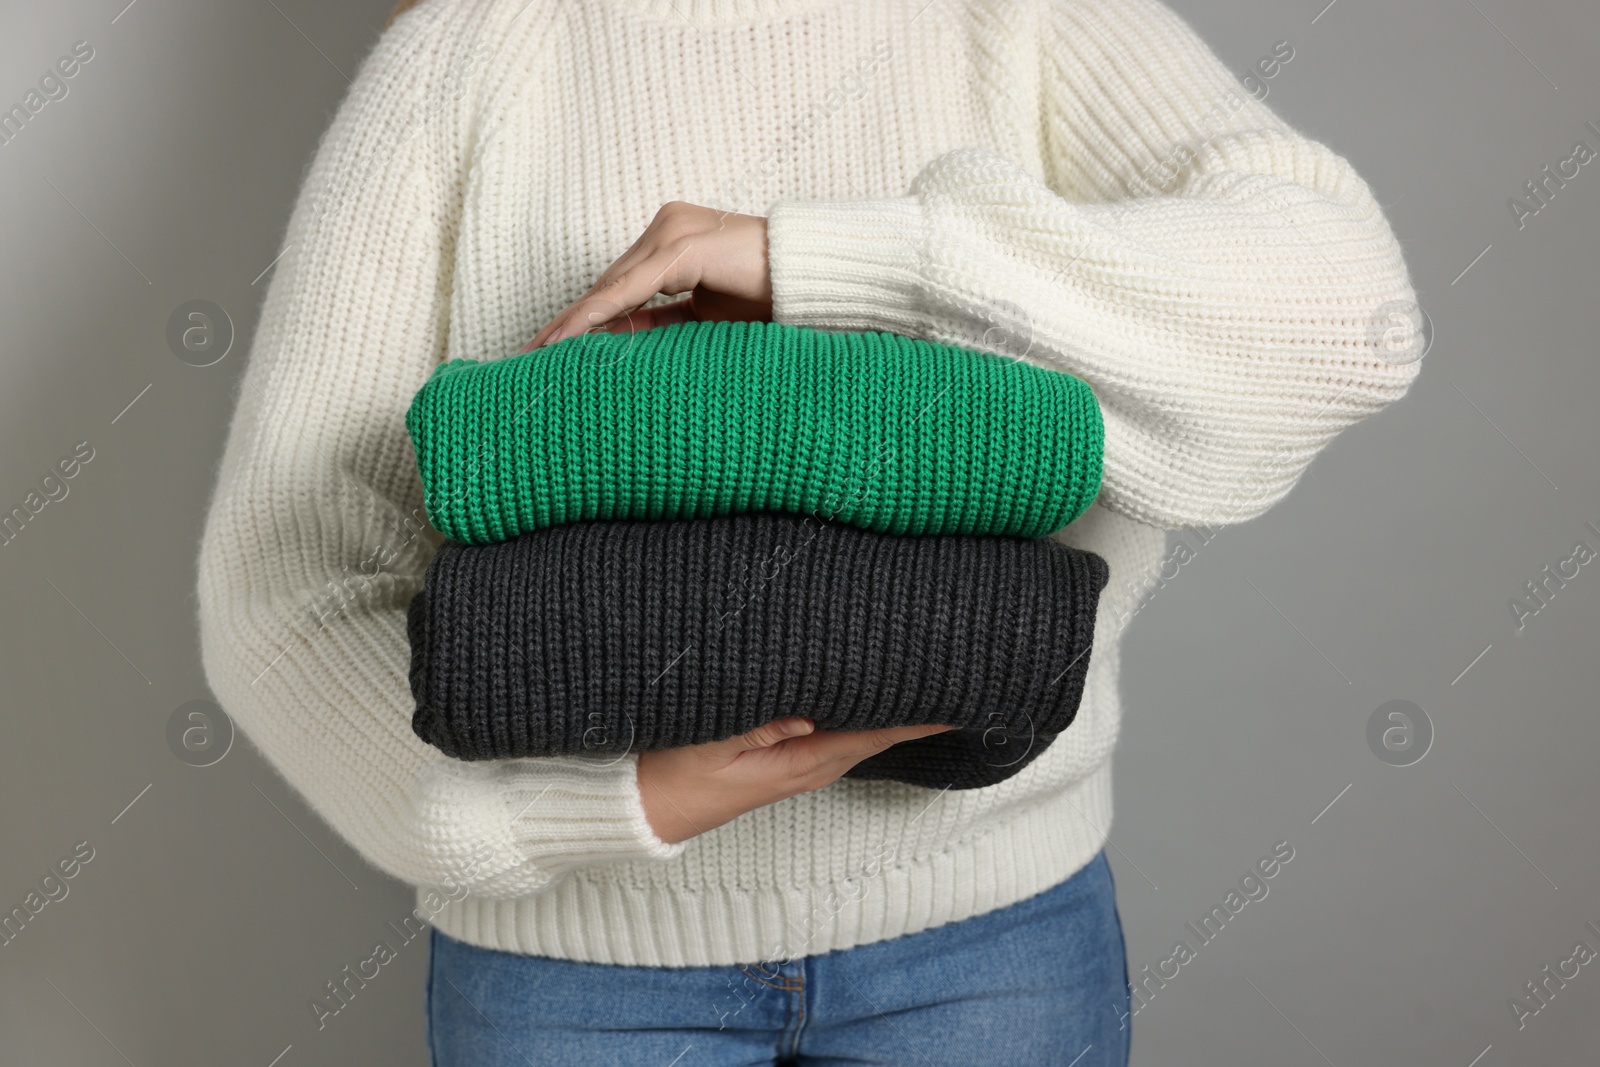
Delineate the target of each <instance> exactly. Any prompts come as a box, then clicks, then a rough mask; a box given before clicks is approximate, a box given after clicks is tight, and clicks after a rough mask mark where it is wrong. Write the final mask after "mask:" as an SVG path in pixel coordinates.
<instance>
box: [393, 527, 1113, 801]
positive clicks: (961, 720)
mask: <svg viewBox="0 0 1600 1067" xmlns="http://www.w3.org/2000/svg"><path fill="white" fill-rule="evenodd" d="M1107 576H1108V575H1107V569H1106V563H1105V561H1104V560H1103V559H1101V558H1100V557H1099V556H1096V555H1093V554H1092V553H1088V552H1083V551H1081V550H1078V549H1074V548H1068V547H1067V546H1066V545H1064V544H1061V543H1060V542H1058V541H1054V540H1051V539H1049V538H1041V539H1038V540H1027V539H1023V538H1016V537H961V536H934V537H894V536H889V535H886V534H878V533H871V532H868V531H865V530H857V529H854V528H852V527H848V526H841V525H839V524H837V523H828V524H823V523H818V522H816V521H815V520H809V519H808V520H801V519H797V518H795V517H794V516H790V515H773V514H756V515H738V516H731V517H728V518H716V519H691V520H684V521H677V522H628V521H623V522H581V523H574V524H569V525H564V526H557V527H554V528H552V529H547V530H539V531H536V532H533V533H529V534H524V535H523V536H521V537H519V538H517V539H516V540H514V541H507V542H502V543H500V544H494V545H482V546H463V545H458V544H453V543H450V544H446V545H444V546H443V547H441V548H440V550H439V552H438V554H436V555H435V556H434V558H433V562H432V563H430V564H429V565H428V571H427V575H426V578H425V580H424V583H423V588H422V591H421V592H420V593H418V594H417V597H416V599H414V600H413V601H412V603H411V609H410V616H409V624H410V625H409V632H410V637H411V688H412V692H413V693H414V694H415V695H416V698H417V710H416V715H415V716H414V718H413V719H412V727H413V729H415V730H416V731H417V735H418V736H419V737H421V738H422V739H423V740H425V741H427V742H429V743H430V744H432V745H435V746H436V747H438V748H440V749H442V750H443V751H444V752H446V753H447V754H449V755H451V756H455V757H457V758H460V759H469V760H478V759H495V758H506V757H521V756H560V755H591V756H602V755H620V754H621V753H624V752H629V751H633V752H645V751H649V750H652V749H660V748H674V747H677V746H680V745H694V744H701V743H704V742H707V741H720V740H722V739H723V738H727V737H732V736H734V735H735V734H742V733H746V732H748V731H750V730H753V729H755V728H756V727H757V726H760V725H762V724H763V723H766V722H770V721H771V720H773V719H776V718H781V717H782V716H785V715H804V716H807V717H809V718H812V719H814V720H815V721H816V725H817V727H818V728H819V729H825V730H870V729H877V728H879V727H885V726H906V725H911V724H914V723H928V722H937V723H948V724H951V725H956V726H961V727H964V729H962V730H960V731H956V732H953V733H948V734H939V735H935V736H934V737H929V738H922V739H919V740H916V741H909V742H905V743H903V744H899V745H895V746H894V747H892V748H890V749H889V750H888V751H886V752H883V753H879V754H878V755H875V756H872V757H871V758H869V759H867V760H866V761H864V762H862V763H858V764H856V766H855V767H854V768H852V769H851V770H850V771H849V772H847V773H849V774H850V775H852V776H854V777H858V778H893V779H895V780H898V781H902V782H908V783H910V784H912V785H920V786H928V787H931V788H935V789H943V788H952V789H975V788H978V787H979V786H985V785H992V784H994V783H995V782H998V781H1002V780H1004V779H1006V778H1009V777H1010V776H1011V775H1013V774H1015V773H1016V772H1017V771H1019V770H1021V769H1022V768H1023V767H1024V766H1026V764H1027V763H1028V762H1029V761H1030V760H1031V759H1033V758H1035V757H1036V756H1037V755H1038V754H1039V753H1040V752H1041V751H1043V749H1044V746H1045V744H1047V743H1048V741H1049V740H1051V739H1053V738H1054V736H1055V735H1056V734H1057V733H1059V732H1061V731H1062V730H1064V729H1066V728H1067V726H1068V725H1069V724H1070V723H1071V722H1072V718H1073V716H1074V714H1076V712H1077V710H1078V700H1079V697H1080V696H1081V695H1082V692H1083V679H1084V676H1085V675H1086V674H1087V672H1088V668H1089V658H1090V646H1091V642H1092V640H1093V636H1094V615H1095V607H1096V604H1097V603H1098V601H1099V598H1100V590H1101V589H1102V588H1104V586H1105V584H1106V579H1107Z"/></svg>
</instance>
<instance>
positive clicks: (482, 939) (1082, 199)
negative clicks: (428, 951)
mask: <svg viewBox="0 0 1600 1067" xmlns="http://www.w3.org/2000/svg"><path fill="white" fill-rule="evenodd" d="M408 7H412V5H411V4H402V5H401V9H400V10H401V11H404V14H400V13H399V12H397V15H398V17H397V18H396V19H395V20H394V22H393V25H392V26H391V27H390V28H389V29H388V30H387V32H386V33H385V34H384V36H383V37H382V39H381V40H380V41H379V42H378V44H377V46H376V47H375V49H374V51H373V52H372V54H371V55H370V56H369V57H368V58H367V59H366V60H365V62H364V63H363V65H362V67H361V70H360V74H359V77H358V78H357V79H356V81H355V83H354V86H353V87H352V89H351V90H350V92H349V94H348V97H347V98H346V99H345V101H344V102H343V104H342V106H341V107H340V109H339V112H338V114H337V116H336V117H335V119H334V121H333V123H332V126H331V128H330V129H329V130H328V132H327V134H326V135H325V137H324V139H323V141H322V143H321V144H320V146H319V148H318V150H317V153H316V157H315V160H314V162H313V164H312V166H311V169H310V172H309V174H308V176H307V179H306V182H305V186H304V189H303V190H302V193H301V196H300V199H299V201H298V203H297V205H296V207H295V210H294V214H293V217H292V218H291V220H290V223H289V228H288V233H287V236H286V240H285V246H286V251H285V253H284V254H283V256H282V258H281V259H280V260H279V261H278V264H277V266H276V268H275V274H274V276H273V278H272V281H271V283H270V287H269V290H268V293H267V297H266V301H265V306H264V309H263V312H262V318H261V322H260V325H259V327H258V330H257V333H256V337H255V341H254V351H253V354H252V358H251V360H250V365H249V368H248V370H247V372H246V377H245V383H246V386H247V387H246V388H245V390H244V392H243V394H242V397H241V400H240V404H239V409H238V412H237V414H236V416H235V419H234V422H233V425H232V429H231V433H230V437H229V440H228V445H227V451H226V455H225V456H224V458H223V462H222V467H221V472H220V478H219V484H218V488H217V492H216V496H215V499H214V501H213V504H212V508H211V512H210V515H209V519H208V522H207V527H206V531H205V536H204V541H203V546H202V551H201V560H200V618H201V634H202V641H203V652H204V663H205V668H206V672H207V675H208V678H209V679H210V681H211V684H212V685H213V687H214V689H215V690H216V693H217V694H218V696H219V698H220V699H221V700H222V701H223V703H224V706H225V707H226V708H227V710H228V711H229V712H230V713H231V714H232V715H233V716H234V717H235V718H236V719H237V720H238V723H239V725H240V727H241V728H242V729H243V731H244V732H245V733H246V735H247V736H249V737H250V738H251V739H252V740H253V741H254V742H255V743H256V744H257V745H258V746H259V747H260V748H261V749H262V751H263V752H264V753H265V754H266V756H267V758H268V759H270V760H271V761H272V762H273V764H274V765H275V766H276V767H277V768H278V769H279V770H280V771H281V772H282V773H283V775H284V776H285V777H286V778H287V779H288V780H289V782H290V783H291V784H292V785H293V786H294V787H295V788H296V789H298V790H299V791H300V792H301V793H302V794H304V796H305V797H306V798H307V799H308V800H309V802H310V803H311V804H312V805H313V806H314V807H315V808H316V809H317V810H318V811H319V812H320V813H321V814H322V815H323V817H324V818H326V819H327V820H328V822H329V823H330V824H331V825H332V826H333V827H334V828H335V829H336V830H337V831H338V832H339V833H340V834H341V835H342V836H343V837H344V838H345V839H346V840H347V841H348V842H349V843H350V844H351V846H352V847H354V848H355V849H357V850H358V851H360V852H361V854H362V855H363V856H364V857H366V858H367V859H368V860H369V861H370V862H371V863H373V864H374V865H376V866H377V867H379V868H381V869H383V870H384V871H386V872H388V873H390V874H392V875H394V876H395V877H397V878H400V879H403V880H405V881H407V882H409V883H411V884H413V885H416V886H418V887H419V889H418V915H419V916H421V917H423V918H424V919H425V920H426V921H429V922H431V923H432V924H433V925H434V928H435V932H434V934H433V948H434V955H433V961H432V971H431V977H430V983H429V990H428V1005H429V1007H428V1010H429V1038H430V1042H431V1044H432V1052H433V1055H434V1062H435V1063H438V1064H441V1065H456V1064H469V1063H470V1064H500V1063H521V1062H534V1063H539V1064H568V1063H572V1064H579V1063H581V1064H592V1063H662V1064H666V1063H671V1062H682V1063H702V1064H706V1063H709V1064H735V1063H737V1064H754V1063H774V1062H786V1063H807V1064H832V1063H845V1062H850V1063H923V1062H938V1063H943V1064H957V1063H959V1064H972V1063H979V1062H983V1063H996V1062H999V1063H1017V1064H1023V1063H1026V1064H1044V1063H1060V1064H1077V1065H1081V1067H1090V1065H1094V1064H1122V1063H1125V1062H1126V1059H1127V1040H1128V1022H1129V1019H1128V1014H1127V1013H1128V1008H1127V1003H1128V997H1127V988H1126V970H1125V964H1124V960H1123V941H1122V931H1121V927H1120V925H1119V923H1118V919H1117V914H1116V909H1115V903H1114V898H1113V892H1112V884H1111V878H1110V873H1109V870H1108V868H1107V865H1106V861H1105V857H1104V853H1103V846H1104V844H1105V841H1106V834H1107V832H1108V828H1109V826H1110V823H1111V778H1110V766H1111V765H1110V754H1111V751H1112V747H1113V745H1114V743H1115V741H1116V737H1117V728H1118V719H1119V704H1118V696H1117V674H1118V668H1119V655H1118V647H1117V646H1118V642H1119V639H1120V637H1121V633H1122V631H1123V629H1124V628H1125V626H1126V623H1127V620H1128V619H1129V617H1131V615H1132V613H1133V612H1134V611H1135V610H1136V608H1137V605H1138V602H1139V597H1140V594H1141V592H1142V589H1143V586H1144V583H1145V582H1146V581H1147V580H1148V579H1150V578H1153V577H1154V573H1153V572H1154V571H1155V569H1156V568H1157V567H1158V565H1159V561H1160V558H1161V555H1162V552H1163V547H1164V534H1163V530H1164V529H1173V528H1181V527H1187V526H1205V527H1217V526H1221V525H1225V524H1229V523H1235V522H1241V521H1244V520H1246V519H1249V518H1252V517H1254V516H1256V515H1259V514H1261V513H1262V512H1263V511H1265V510H1266V509H1267V508H1268V507H1269V506H1271V505H1272V504H1273V503H1274V502H1276V501H1277V500H1278V499H1280V498H1281V497H1282V496H1283V495H1284V494H1285V493H1287V492H1288V490H1289V489H1290V488H1291V487H1292V486H1293V484H1294V483H1295V481H1296V480H1297V479H1298V478H1299V476H1300V474H1301V473H1302V472H1303V471H1304V470H1305V469H1306V467H1307V465H1308V464H1309V463H1310V462H1311V460H1312V458H1313V457H1314V455H1315V454H1316V452H1317V451H1318V450H1319V449H1320V448H1321V447H1322V446H1323V445H1325V444H1326V443H1327V441H1328V440H1329V439H1330V438H1331V437H1332V436H1333V435H1334V434H1335V433H1337V432H1338V431H1339V430H1340V429H1342V428H1344V427H1345V426H1348V425H1350V424H1352V423H1354V422H1356V421H1358V420H1359V419H1362V418H1364V417H1366V416H1369V415H1371V414H1373V413H1375V412H1377V411H1378V410H1380V409H1381V408H1383V407H1384V406H1385V405H1387V404H1389V403H1392V402H1393V401H1395V400H1396V399H1398V398H1399V397H1401V396H1402V395H1404V393H1405V392H1406V390H1407V388H1408V387H1409V385H1410V382H1411V380H1412V378H1413V377H1414V375H1415V373H1416V370H1417V366H1416V364H1415V362H1414V361H1411V360H1397V359H1394V358H1391V350H1390V349H1387V348H1386V347H1385V346H1384V344H1383V342H1384V340H1385V338H1384V335H1383V332H1382V330H1381V329H1375V328H1374V324H1375V323H1377V324H1381V325H1383V326H1387V325H1388V317H1389V315H1390V312H1391V310H1392V309H1393V308H1394V307H1397V306H1402V307H1403V306H1408V302H1409V301H1412V300H1413V299H1414V293H1413V291H1412V288H1411V285H1410V282H1409V279H1408V275H1407V271H1406V268H1405V265H1404V262H1403V260H1402V257H1401V252H1400V249H1399V247H1398V244H1397V242H1396V240H1395V238H1394V235H1393V234H1392V232H1391V231H1390V228H1389V226H1388V225H1387V223H1386V221H1385V220H1384V217H1383V215H1382V212H1381V211H1380V210H1379V207H1378V205H1377V204H1376V202H1375V201H1374V199H1373V197H1372V195H1371V193H1370V191H1369V189H1368V187H1367V186H1366V184H1365V183H1364V182H1363V181H1362V180H1361V178H1360V177H1359V176H1358V175H1357V174H1356V173H1355V172H1354V171H1353V170H1352V169H1351V167H1350V165H1349V164H1348V163H1347V162H1346V161H1345V160H1344V159H1342V158H1341V157H1340V156H1338V155H1336V154H1334V153H1333V152H1331V151H1330V150H1328V149H1327V148H1324V147H1323V146H1321V145H1319V144H1317V143H1315V142H1314V141H1311V140H1309V139H1307V138H1305V137H1303V136H1301V135H1299V134H1298V133H1297V132H1296V131H1294V130H1293V129H1292V128H1290V127H1289V126H1287V125H1286V124H1285V123H1284V122H1282V121H1281V120H1280V119H1278V118H1277V117H1276V116H1275V115H1274V114H1273V113H1272V112H1271V111H1270V110H1269V109H1268V108H1267V107H1266V106H1265V105H1264V104H1262V103H1261V102H1259V101H1258V100H1256V99H1253V98H1252V97H1250V96H1249V95H1247V94H1245V93H1244V92H1242V91H1241V89H1240V87H1239V84H1238V83H1237V82H1236V81H1235V79H1234V78H1233V77H1232V76H1230V74H1229V72H1228V71H1227V70H1226V69H1225V68H1224V67H1223V66H1222V64H1221V63H1219V62H1218V60H1217V59H1216V58H1215V56H1214V55H1213V54H1212V53H1211V52H1210V51H1209V49H1208V48H1207V47H1206V46H1205V45H1204V44H1203V43H1202V42H1201V41H1200V40H1199V39H1198V38H1197V37H1196V36H1195V35H1194V34H1193V33H1192V32H1191V30H1190V29H1189V28H1188V27H1187V25H1186V24H1185V23H1184V22H1183V21H1181V20H1180V19H1179V18H1178V17H1177V16H1175V15H1174V14H1173V13H1172V12H1171V11H1169V10H1168V9H1167V8H1165V7H1164V6H1162V5H1161V4H1160V3H1159V2H1157V0H893V2H891V0H883V2H872V3H867V2H865V0H587V2H583V3H579V2H576V0H568V2H562V0H532V2H530V0H423V2H422V3H420V4H417V5H416V6H415V7H414V8H413V9H412V10H405V9H406V8H408ZM663 205H666V206H665V207H663ZM681 294H689V296H688V297H687V298H686V299H683V300H681V301H674V300H673V299H672V298H673V297H674V296H678V295H681ZM1409 306H1414V305H1409ZM685 317H702V318H752V319H760V318H769V317H770V318H772V319H775V320H777V321H780V322H787V323H793V324H798V325H804V326H811V327H818V328H831V329H851V330H890V331H894V332H898V333H903V334H909V335H914V336H920V337H926V338H931V339H934V340H940V341H948V342H951V343H955V344H962V345H967V346H969V347H988V348H992V349H998V350H1002V351H1006V352H1009V353H1010V354H1012V355H1014V356H1016V357H1017V358H1020V359H1025V360H1027V361H1029V362H1033V363H1038V364H1040V365H1043V366H1046V367H1051V368H1054V369H1058V370H1064V371H1068V372H1071V373H1073V374H1076V375H1078V376H1079V377H1081V378H1083V379H1085V380H1086V381H1087V382H1088V383H1089V384H1090V385H1091V386H1092V387H1093V388H1094V390H1095V392H1096V395H1097V397H1098V399H1099V401H1100V404H1101V407H1102V410H1103V414H1104V420H1105V465H1104V476H1103V482H1102V491H1101V494H1100V497H1099V500H1098V501H1097V503H1096V504H1095V505H1094V506H1093V507H1092V508H1091V509H1090V510H1089V512H1088V513H1086V514H1085V515H1084V517H1083V518H1081V519H1080V520H1079V521H1077V522H1075V523H1073V524H1072V525H1071V526H1069V527H1067V528H1066V529H1065V530H1063V531H1061V532H1060V533H1059V534H1058V535H1057V536H1058V537H1060V538H1061V539H1062V540H1064V541H1066V542H1068V543H1070V544H1073V545H1075V546H1078V547H1080V548H1084V549H1087V550H1090V551H1093V552H1095V553H1097V554H1099V555H1101V556H1102V557H1104V558H1105V559H1106V560H1107V561H1108V563H1109V564H1110V567H1111V574H1112V581H1111V585H1110V586H1109V587H1108V588H1107V589H1106V591H1105V594H1104V595H1103V597H1102V600H1101V605H1100V613H1099V619H1098V622H1097V629H1096V648H1095V651H1094V654H1093V657H1092V664H1091V666H1090V673H1089V679H1088V682H1087V685H1086V687H1085V691H1084V696H1083V701H1082V704H1081V707H1080V710H1079V713H1078V718H1077V720H1076V722H1075V723H1074V725H1073V726H1072V728H1071V729H1070V730H1068V731H1067V732H1066V733H1064V734H1063V735H1061V737H1060V738H1059V739H1058V740H1057V741H1056V743H1055V744H1053V745H1052V746H1050V747H1049V748H1048V749H1047V750H1046V751H1045V752H1044V753H1043V754H1042V755H1040V756H1039V757H1038V758H1037V759H1036V760H1034V761H1033V762H1032V763H1030V764H1029V765H1028V766H1026V767H1025V768H1024V769H1023V770H1022V772H1021V773H1018V774H1016V775H1015V776H1013V777H1011V778H1009V779H1007V780H1005V781H1004V782H1001V783H999V784H997V785H993V786H989V787H986V788H982V789H974V790H968V791H949V792H943V793H940V792H937V791H933V790H926V789H919V788H916V787H913V786H909V785H905V784H902V783H896V782H886V781H864V780H856V779H841V778H840V775H842V774H843V773H844V771H845V770H847V769H848V768H849V767H850V766H852V765H853V764H854V763H855V762H858V761H859V760H861V759H863V758H865V757H866V756H868V755H870V754H871V753H872V752H874V751H878V750H879V749H881V748H882V747H883V746H885V745H888V744H893V743H896V742H898V741H902V740H905V739H907V738H910V737H915V736H920V735H922V734H923V733H926V732H929V730H930V729H931V728H928V727H909V728H903V729H898V730H888V731H880V732H873V733H867V734H855V733H833V732H816V731H812V730H810V723H809V722H807V721H805V720H797V719H792V718H791V719H787V720H780V722H778V723H774V724H773V725H772V726H771V727H768V728H763V729H762V730H758V731H756V732H755V733H754V734H751V735H748V736H745V737H741V738H735V739H733V740H730V741H727V742H722V743H719V744H714V745H705V746H697V747H694V748H683V749H674V750H667V751H662V752H650V753H645V754H643V755H638V754H630V755H629V756H627V757H625V758H622V759H607V760H591V759H585V758H581V757H565V758H556V759H529V760H505V761H489V762H482V763H467V762H460V761H454V760H450V759H448V758H445V757H443V756H441V754H440V753H438V752H437V751H434V750H432V749H430V748H429V747H428V746H426V745H424V744H423V743H422V742H421V741H420V740H418V738H417V737H416V736H415V735H414V734H413V733H412V731H411V728H410V716H411V711H412V702H411V693H410V690H409V688H408V684H407V665H408V646H407V642H406V629H405V610H406V606H407V604H408V602H409V600H410V598H411V597H412V595H413V594H415V592H416V591H417V589H418V587H419V584H420V581H421V576H422V573H423V571H424V568H425V567H426V565H427V563H428V560H429V558H430V556H431V554H432V552H433V551H434V548H435V546H436V540H437V538H436V535H434V534H432V532H431V531H427V529H426V524H425V521H424V520H425V515H424V512H423V510H422V496H421V488H420V484H419V482H418V478H417V472H416V469H415V465H414V460H413V457H412V453H411V448H410V443H409V441H408V439H407V436H406V430H405V425H404V421H403V417H404V413H405V411H406V408H407V405H408V403H409V401H410V399H411V396H412V394H413V393H414V392H415V391H416V389H417V388H418V387H419V386H420V385H421V384H422V383H423V381H424V380H425V379H426V377H427V376H428V374H429V372H430V370H431V369H432V368H433V367H434V366H435V365H436V364H438V363H439V362H440V361H441V360H444V359H448V358H454V357H457V356H466V357H470V358H480V359H481V358H494V357H496V356H500V355H506V354H510V353H512V352H515V351H519V350H520V349H521V348H524V347H527V346H528V342H529V339H530V338H531V339H532V344H533V345H535V346H537V345H544V344H549V343H554V342H556V341H558V340H561V339H564V338H567V337H570V336H573V335H575V334H576V333H580V332H582V331H583V330H586V329H596V328H600V329H613V330H615V329H638V328H645V327H649V326H651V325H656V324H659V323H662V322H666V321H674V320H678V319H682V318H685ZM330 589H331V590H333V592H332V593H330V592H329V590H330ZM790 724H792V725H794V726H795V727H796V728H797V729H798V731H799V732H798V733H794V734H786V733H784V732H782V730H781V729H780V727H782V726H785V725H790ZM315 1010H316V1007H315V1005H313V1011H315ZM678 1057H682V1058H681V1060H680V1059H678Z"/></svg>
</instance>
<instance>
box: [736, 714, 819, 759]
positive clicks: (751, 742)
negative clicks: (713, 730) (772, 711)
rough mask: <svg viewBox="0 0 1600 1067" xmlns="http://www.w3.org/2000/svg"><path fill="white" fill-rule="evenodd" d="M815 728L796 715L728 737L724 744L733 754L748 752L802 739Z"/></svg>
mask: <svg viewBox="0 0 1600 1067" xmlns="http://www.w3.org/2000/svg"><path fill="white" fill-rule="evenodd" d="M816 728H817V724H816V723H814V722H812V721H811V720H810V719H807V718H802V717H801V716H798V715H790V716H786V717H784V718H782V719H774V720H773V721H772V722H769V723H765V724H763V725H761V726H757V727H756V728H755V729H754V730H751V731H750V732H749V733H746V734H740V735H738V736H737V737H730V738H728V740H727V741H726V742H725V744H727V745H728V746H729V747H730V748H731V749H732V750H733V751H734V752H748V751H749V750H751V749H755V748H771V747H772V746H773V745H776V744H777V743H778V742H780V741H787V740H788V739H789V738H791V737H803V736H804V735H806V734H809V733H811V732H812V731H813V730H815V729H816Z"/></svg>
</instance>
